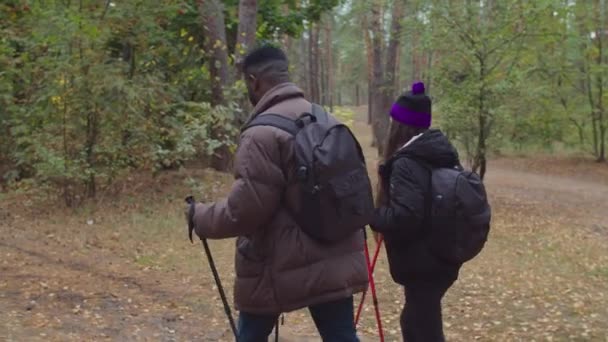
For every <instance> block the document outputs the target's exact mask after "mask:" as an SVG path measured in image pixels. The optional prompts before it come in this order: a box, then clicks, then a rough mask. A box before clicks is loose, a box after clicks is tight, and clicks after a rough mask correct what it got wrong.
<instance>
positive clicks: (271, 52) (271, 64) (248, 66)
mask: <svg viewBox="0 0 608 342" xmlns="http://www.w3.org/2000/svg"><path fill="white" fill-rule="evenodd" d="M288 69H289V61H288V59H287V56H286V55H285V52H283V50H281V49H279V48H277V47H274V46H272V45H263V46H261V47H258V48H256V49H254V50H253V51H251V52H250V53H249V54H247V56H246V57H245V59H244V60H243V71H244V72H246V73H247V72H250V73H254V74H259V73H265V72H269V71H270V72H271V73H277V72H278V73H283V72H284V73H287V72H288Z"/></svg>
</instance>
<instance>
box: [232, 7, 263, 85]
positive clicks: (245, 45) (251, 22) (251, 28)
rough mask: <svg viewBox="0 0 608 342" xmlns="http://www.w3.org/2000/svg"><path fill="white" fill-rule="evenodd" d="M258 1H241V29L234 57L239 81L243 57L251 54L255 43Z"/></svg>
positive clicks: (238, 31) (238, 32)
mask: <svg viewBox="0 0 608 342" xmlns="http://www.w3.org/2000/svg"><path fill="white" fill-rule="evenodd" d="M257 12H258V1H257V0H240V1H239V27H238V29H237V35H236V49H235V51H234V55H235V56H234V57H235V60H236V64H237V79H240V78H241V72H242V70H241V66H242V65H241V64H242V62H243V57H244V56H245V55H246V54H247V52H249V50H250V49H251V48H252V47H253V45H254V43H255V32H256V29H257Z"/></svg>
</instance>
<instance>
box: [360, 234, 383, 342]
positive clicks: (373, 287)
mask: <svg viewBox="0 0 608 342" xmlns="http://www.w3.org/2000/svg"><path fill="white" fill-rule="evenodd" d="M363 236H364V237H365V262H366V263H367V276H368V277H369V289H370V291H371V292H372V301H373V303H374V309H375V311H376V323H377V324H378V335H379V336H380V342H384V332H383V331H382V320H381V318H380V307H379V306H378V296H377V295H376V284H375V282H374V271H373V269H372V265H371V264H370V260H369V248H368V247H367V231H366V230H365V229H363Z"/></svg>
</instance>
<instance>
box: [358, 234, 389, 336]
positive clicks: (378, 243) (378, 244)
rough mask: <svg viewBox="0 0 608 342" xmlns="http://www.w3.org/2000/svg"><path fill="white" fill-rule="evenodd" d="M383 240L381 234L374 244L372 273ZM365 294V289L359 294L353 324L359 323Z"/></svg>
mask: <svg viewBox="0 0 608 342" xmlns="http://www.w3.org/2000/svg"><path fill="white" fill-rule="evenodd" d="M383 242H384V236H381V237H380V239H378V242H377V245H376V252H374V260H373V261H372V273H373V272H374V270H375V269H376V262H377V261H378V255H379V254H380V248H381V247H382V243H383ZM366 295H367V290H365V291H363V295H362V296H361V301H360V302H359V307H358V308H357V315H356V316H355V326H357V325H358V324H359V317H360V316H361V311H363V303H364V302H365V296H366Z"/></svg>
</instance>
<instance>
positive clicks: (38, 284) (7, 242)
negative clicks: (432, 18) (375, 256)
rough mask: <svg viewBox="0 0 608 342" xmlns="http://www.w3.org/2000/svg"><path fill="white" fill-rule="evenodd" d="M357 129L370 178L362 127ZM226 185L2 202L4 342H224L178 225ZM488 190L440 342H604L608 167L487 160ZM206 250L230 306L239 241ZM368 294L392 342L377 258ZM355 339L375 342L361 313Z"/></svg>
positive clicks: (394, 298)
mask: <svg viewBox="0 0 608 342" xmlns="http://www.w3.org/2000/svg"><path fill="white" fill-rule="evenodd" d="M358 112H359V113H362V112H363V110H362V109H361V108H360V109H359V110H358ZM360 116H363V115H360ZM353 126H354V130H355V132H356V134H357V136H358V137H359V139H360V140H361V143H362V145H364V146H365V147H366V154H367V157H368V163H369V168H370V174H371V175H374V177H375V165H376V163H377V158H376V157H375V153H374V151H373V150H372V149H371V148H370V147H369V146H370V133H369V128H368V127H367V126H366V125H365V124H364V123H363V122H362V121H361V120H356V121H355V122H354V124H353ZM230 182H231V179H230V176H229V175H223V174H217V173H213V172H211V171H201V170H186V171H180V172H170V173H165V174H162V175H160V176H158V177H156V178H151V177H147V176H146V177H144V176H142V177H140V178H130V179H126V180H124V181H123V182H121V183H119V186H118V188H117V189H119V190H120V194H121V195H120V196H115V195H111V194H108V195H104V196H101V198H100V199H99V200H98V203H97V204H96V206H95V207H85V208H81V209H78V210H77V211H73V210H71V209H64V208H62V207H61V205H60V204H58V203H42V202H40V201H38V200H33V199H32V198H31V197H30V196H28V195H25V194H18V193H13V194H0V340H3V341H4V340H6V341H36V340H39V341H92V340H95V341H97V340H106V339H107V340H120V341H194V340H196V341H231V340H232V339H231V335H230V331H229V330H228V324H227V322H226V320H225V317H224V314H223V309H222V305H221V302H220V300H219V298H218V295H217V289H216V288H215V286H214V282H213V278H212V275H211V272H210V271H209V267H208V264H207V262H206V259H205V256H204V253H203V251H202V248H201V246H200V244H196V245H191V244H190V242H189V241H188V239H187V233H186V232H187V230H186V226H185V222H184V219H183V216H182V210H183V197H184V195H185V194H187V193H188V192H189V191H191V189H197V190H198V191H199V192H198V193H201V192H205V193H207V194H208V196H209V197H211V198H219V197H221V196H222V195H223V194H225V193H226V191H228V189H229V186H230ZM487 187H488V192H489V194H490V197H491V202H492V205H493V209H494V221H493V227H492V232H491V236H490V240H489V242H488V244H487V247H486V248H485V249H484V251H483V252H482V254H481V255H480V256H479V257H478V258H476V259H475V260H473V261H472V262H470V263H468V264H466V265H465V266H464V267H463V269H462V271H461V275H460V279H459V280H458V281H457V282H456V284H455V285H454V286H453V287H452V289H450V291H449V292H448V294H447V295H446V298H445V300H444V325H445V332H446V335H447V338H448V340H449V341H474V340H476V341H601V342H607V341H608V166H606V165H598V164H595V163H592V162H589V161H586V160H585V161H583V160H571V159H569V160H565V159H558V158H549V157H543V158H517V159H513V158H505V159H499V160H493V161H491V163H490V164H489V173H488V176H487ZM211 248H212V250H213V253H214V257H215V258H216V263H217V266H218V268H219V269H220V272H221V276H222V279H223V281H224V286H225V288H226V289H227V292H228V295H229V296H231V284H232V279H233V277H234V272H233V253H234V241H233V240H226V241H213V242H211ZM372 248H373V247H372ZM376 282H377V287H378V288H379V301H380V305H381V309H382V315H383V324H384V327H385V334H386V335H387V341H398V340H400V338H399V336H400V335H399V323H398V322H399V321H398V317H399V312H400V310H401V307H402V305H403V300H404V298H403V293H402V290H401V289H400V288H399V287H398V286H396V285H395V284H394V283H393V282H392V281H391V279H390V276H389V274H388V270H387V262H386V259H385V257H384V256H382V258H381V259H380V261H379V264H378V268H377V273H376ZM357 302H358V298H357ZM281 333H282V340H283V341H319V340H320V339H319V338H318V337H316V336H317V335H316V332H315V330H314V326H313V324H312V321H311V319H310V318H309V317H308V315H307V312H306V311H298V312H294V313H289V314H287V315H286V316H285V325H284V326H283V327H281ZM360 333H361V336H362V337H363V339H364V340H365V341H377V340H378V338H377V337H376V328H375V320H374V316H373V311H372V306H371V302H370V301H368V302H367V305H366V311H365V312H364V313H363V319H362V323H361V326H360ZM296 336H297V337H296Z"/></svg>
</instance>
